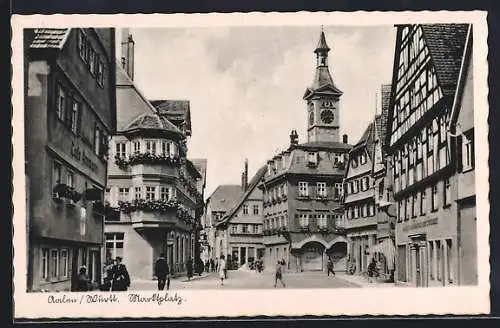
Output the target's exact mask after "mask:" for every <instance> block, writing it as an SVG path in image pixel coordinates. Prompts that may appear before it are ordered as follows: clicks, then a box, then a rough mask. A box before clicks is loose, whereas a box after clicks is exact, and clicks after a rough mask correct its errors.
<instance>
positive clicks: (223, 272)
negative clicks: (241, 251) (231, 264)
mask: <svg viewBox="0 0 500 328" xmlns="http://www.w3.org/2000/svg"><path fill="white" fill-rule="evenodd" d="M219 277H220V285H221V286H224V278H226V260H225V257H224V255H221V257H220V261H219Z"/></svg>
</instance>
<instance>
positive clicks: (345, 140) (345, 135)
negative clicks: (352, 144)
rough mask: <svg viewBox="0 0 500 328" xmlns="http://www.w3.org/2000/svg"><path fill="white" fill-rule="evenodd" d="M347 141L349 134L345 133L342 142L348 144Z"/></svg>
mask: <svg viewBox="0 0 500 328" xmlns="http://www.w3.org/2000/svg"><path fill="white" fill-rule="evenodd" d="M347 141H348V140H347V134H344V135H343V136H342V142H343V143H345V144H346V143H347Z"/></svg>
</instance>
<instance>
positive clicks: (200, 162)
mask: <svg viewBox="0 0 500 328" xmlns="http://www.w3.org/2000/svg"><path fill="white" fill-rule="evenodd" d="M190 161H191V163H193V165H194V167H196V169H197V170H198V172H200V175H201V179H202V182H203V184H202V185H203V186H205V183H206V180H207V159H206V158H193V159H191V160H190Z"/></svg>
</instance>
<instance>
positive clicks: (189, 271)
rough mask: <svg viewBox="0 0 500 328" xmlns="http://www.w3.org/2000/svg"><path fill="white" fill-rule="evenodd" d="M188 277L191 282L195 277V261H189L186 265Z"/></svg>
mask: <svg viewBox="0 0 500 328" xmlns="http://www.w3.org/2000/svg"><path fill="white" fill-rule="evenodd" d="M186 270H187V277H188V280H191V277H192V276H193V259H189V260H188V261H187V263H186Z"/></svg>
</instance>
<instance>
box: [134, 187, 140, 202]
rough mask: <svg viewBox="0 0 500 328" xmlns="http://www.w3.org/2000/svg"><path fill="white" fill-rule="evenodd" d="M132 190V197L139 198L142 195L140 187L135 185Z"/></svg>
mask: <svg viewBox="0 0 500 328" xmlns="http://www.w3.org/2000/svg"><path fill="white" fill-rule="evenodd" d="M134 191H135V194H134V198H135V199H141V197H142V192H141V187H135V190H134Z"/></svg>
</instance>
